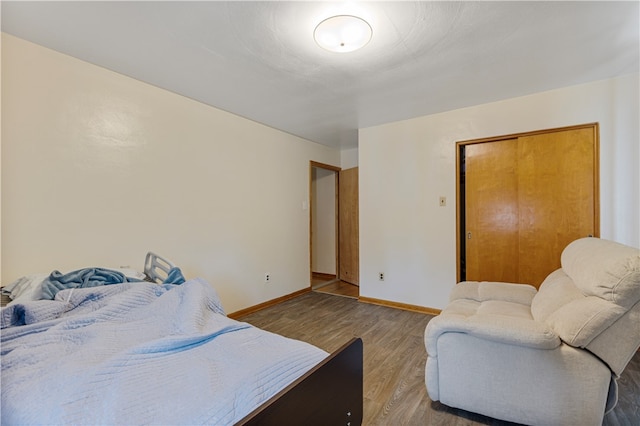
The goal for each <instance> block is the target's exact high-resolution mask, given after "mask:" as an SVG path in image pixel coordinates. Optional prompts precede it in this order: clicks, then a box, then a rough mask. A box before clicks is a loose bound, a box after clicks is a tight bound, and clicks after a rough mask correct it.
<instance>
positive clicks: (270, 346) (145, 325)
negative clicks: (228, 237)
mask: <svg viewBox="0 0 640 426" xmlns="http://www.w3.org/2000/svg"><path fill="white" fill-rule="evenodd" d="M175 270H176V268H175V266H174V265H173V264H172V263H171V262H168V261H165V260H164V259H162V258H161V257H159V256H157V255H154V254H151V255H148V256H147V259H146V261H145V271H144V277H141V276H137V277H131V278H132V280H131V281H129V280H128V279H127V280H125V281H124V282H121V283H116V284H110V285H93V286H87V287H83V286H73V285H72V286H71V287H70V288H61V289H57V291H56V292H55V295H54V298H53V300H39V299H36V300H33V297H31V298H30V299H26V298H23V299H19V298H16V299H15V300H14V301H13V302H11V303H10V304H9V305H7V306H6V307H4V308H2V311H1V316H0V321H1V327H2V333H1V338H2V342H1V343H2V344H1V346H0V352H1V356H2V359H1V361H2V377H1V378H2V390H1V393H2V407H1V408H2V418H1V419H0V420H1V423H2V424H215V425H232V424H237V425H287V424H305V425H313V424H317V425H328V424H332V425H333V424H343V425H358V424H361V422H362V341H361V340H360V339H352V340H351V341H350V342H347V343H345V345H343V347H341V348H340V349H339V350H337V351H336V352H334V353H332V354H328V353H326V352H325V351H323V350H321V349H319V348H317V347H314V346H312V345H309V344H307V343H305V342H301V341H297V340H293V339H288V338H285V337H283V336H279V335H276V334H272V333H269V332H267V331H264V330H261V329H258V328H256V327H253V326H251V325H250V324H247V323H243V322H238V321H235V320H232V319H230V318H228V317H227V316H226V315H225V313H224V310H223V309H222V306H221V303H220V300H219V298H218V296H217V294H216V292H215V290H214V289H213V287H211V286H210V285H209V284H208V283H207V282H206V281H204V280H202V279H190V280H184V282H183V283H180V284H175V283H164V281H166V280H167V278H169V277H171V274H172V273H174V276H175ZM63 275H64V274H63ZM174 278H175V277H174ZM36 281H37V280H36ZM40 285H41V284H40ZM41 287H42V285H41Z"/></svg>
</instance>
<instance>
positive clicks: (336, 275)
mask: <svg viewBox="0 0 640 426" xmlns="http://www.w3.org/2000/svg"><path fill="white" fill-rule="evenodd" d="M340 175H341V169H340V168H339V167H335V166H331V165H328V164H322V163H317V162H314V161H312V162H311V163H310V171H309V176H310V179H309V194H310V196H309V201H310V202H309V222H310V225H309V230H310V238H309V241H310V250H309V252H310V261H309V262H310V271H311V277H310V285H311V288H312V290H313V291H317V292H322V293H329V294H334V295H339V296H346V297H354V298H357V297H358V296H359V289H358V286H357V285H356V284H357V282H356V283H355V284H354V283H353V282H347V281H346V280H345V276H344V275H345V274H348V277H347V280H348V281H354V280H353V278H352V276H353V270H354V268H352V267H351V266H350V263H349V262H348V261H347V260H348V259H351V258H353V256H354V255H353V244H347V245H345V241H347V239H346V238H345V236H344V226H343V228H342V229H341V221H340V217H341V215H342V216H343V217H344V212H341V210H340V209H341V206H342V207H343V208H344V207H347V208H348V207H349V203H348V202H346V201H345V200H344V199H343V200H342V202H341V198H340V188H341V185H340ZM344 180H345V181H348V180H349V179H344ZM342 192H343V193H345V194H346V193H347V192H349V191H348V190H347V191H342ZM351 214H352V213H351ZM343 222H344V223H345V224H346V223H347V222H352V221H349V220H344V219H343ZM356 247H357V246H356ZM341 253H342V256H341ZM345 255H346V257H345ZM355 257H356V259H357V252H356V253H355ZM341 259H342V260H341ZM345 259H347V260H345ZM341 262H342V264H343V265H345V266H344V267H342V268H341ZM351 265H352V263H351ZM356 265H357V264H356ZM355 269H356V270H357V266H356V267H355ZM355 279H357V274H356V276H355Z"/></svg>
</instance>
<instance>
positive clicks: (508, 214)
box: [465, 139, 519, 282]
mask: <svg viewBox="0 0 640 426" xmlns="http://www.w3.org/2000/svg"><path fill="white" fill-rule="evenodd" d="M517 157H518V140H517V139H508V140H501V141H496V142H485V143H479V144H473V145H467V146H466V147H465V167H466V169H465V171H466V173H465V174H466V190H465V205H466V235H465V238H466V241H465V243H466V260H467V261H466V268H467V269H466V275H467V276H466V279H467V280H470V281H480V280H484V281H503V282H517V280H518V262H517V260H518V259H517V257H516V256H517V253H518V227H519V221H518V176H517V165H518V160H517Z"/></svg>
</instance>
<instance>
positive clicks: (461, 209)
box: [456, 122, 600, 282]
mask: <svg viewBox="0 0 640 426" xmlns="http://www.w3.org/2000/svg"><path fill="white" fill-rule="evenodd" d="M585 128H592V129H593V132H594V139H593V140H594V163H593V173H594V179H593V186H594V187H593V196H594V212H593V213H594V236H595V237H599V236H600V127H599V124H598V123H597V122H596V123H585V124H578V125H574V126H565V127H554V128H550V129H542V130H534V131H530V132H521V133H511V134H508V135H502V136H491V137H486V138H480V139H470V140H465V141H457V142H456V282H460V281H461V280H462V254H463V252H464V250H465V248H466V247H465V241H466V240H465V237H466V231H465V229H463V228H464V227H465V211H466V210H465V193H464V191H463V190H462V188H461V176H462V173H463V172H464V159H465V158H464V149H465V147H466V146H467V145H473V144H479V143H487V142H499V141H503V140H508V139H516V138H520V137H524V136H534V135H539V134H544V133H554V132H560V131H566V130H576V129H585Z"/></svg>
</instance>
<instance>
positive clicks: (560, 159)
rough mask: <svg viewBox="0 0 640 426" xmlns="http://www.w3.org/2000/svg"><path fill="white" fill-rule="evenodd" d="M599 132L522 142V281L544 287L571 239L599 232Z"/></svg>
mask: <svg viewBox="0 0 640 426" xmlns="http://www.w3.org/2000/svg"><path fill="white" fill-rule="evenodd" d="M594 146H595V145H594V131H593V128H582V129H572V130H565V131H557V132H551V133H542V134H537V135H532V136H525V137H520V138H518V205H519V229H520V241H519V259H520V262H519V263H520V267H519V280H520V281H519V282H525V283H531V284H533V285H535V286H536V287H537V286H539V285H540V284H541V283H542V281H543V280H544V278H545V277H546V276H547V275H548V274H549V273H550V272H552V271H554V270H555V269H558V268H559V267H560V255H561V253H562V250H563V249H564V248H565V247H566V246H567V244H569V243H570V242H571V241H573V240H575V239H577V238H581V237H586V236H588V235H595V234H596V216H595V205H596V199H595V191H594V189H595V173H594V170H595V160H596V159H595V149H594Z"/></svg>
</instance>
